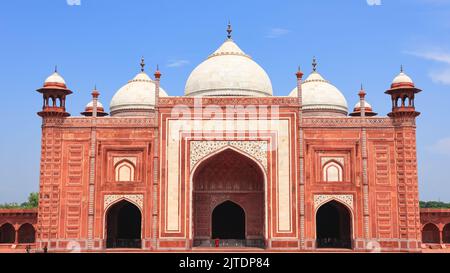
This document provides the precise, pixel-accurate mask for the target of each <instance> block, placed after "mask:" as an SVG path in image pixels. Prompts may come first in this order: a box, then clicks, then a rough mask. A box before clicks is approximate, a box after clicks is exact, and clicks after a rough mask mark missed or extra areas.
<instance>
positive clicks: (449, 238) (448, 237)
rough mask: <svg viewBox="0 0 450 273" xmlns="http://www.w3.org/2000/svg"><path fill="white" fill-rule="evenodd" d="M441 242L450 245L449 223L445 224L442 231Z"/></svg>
mask: <svg viewBox="0 0 450 273" xmlns="http://www.w3.org/2000/svg"><path fill="white" fill-rule="evenodd" d="M442 242H443V243H444V244H450V223H448V224H446V225H445V226H444V228H443V229H442Z"/></svg>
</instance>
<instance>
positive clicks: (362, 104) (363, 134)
mask: <svg viewBox="0 0 450 273" xmlns="http://www.w3.org/2000/svg"><path fill="white" fill-rule="evenodd" d="M365 96H366V93H365V92H364V90H363V88H362V86H361V91H360V92H359V103H360V107H361V156H362V181H363V183H362V184H363V216H364V217H363V218H364V221H363V230H364V238H365V239H366V240H368V239H369V238H370V229H369V226H370V225H369V221H370V217H369V180H368V175H367V159H368V154H367V130H366V125H367V118H366V100H365Z"/></svg>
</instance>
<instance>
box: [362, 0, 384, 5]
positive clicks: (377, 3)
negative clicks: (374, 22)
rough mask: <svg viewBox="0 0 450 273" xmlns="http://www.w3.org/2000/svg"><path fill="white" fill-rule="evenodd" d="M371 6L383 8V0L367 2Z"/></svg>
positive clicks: (368, 0)
mask: <svg viewBox="0 0 450 273" xmlns="http://www.w3.org/2000/svg"><path fill="white" fill-rule="evenodd" d="M366 1H367V5H369V6H381V0H366Z"/></svg>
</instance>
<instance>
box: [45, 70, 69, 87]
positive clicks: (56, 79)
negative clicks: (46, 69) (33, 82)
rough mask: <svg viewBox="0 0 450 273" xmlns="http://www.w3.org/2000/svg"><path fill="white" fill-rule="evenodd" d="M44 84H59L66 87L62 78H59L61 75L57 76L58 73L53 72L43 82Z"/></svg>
mask: <svg viewBox="0 0 450 273" xmlns="http://www.w3.org/2000/svg"><path fill="white" fill-rule="evenodd" d="M44 83H46V84H48V83H60V84H64V85H66V81H65V80H64V78H63V77H61V75H59V74H58V72H54V73H53V74H51V75H50V76H49V77H48V78H47V79H46V80H45V82H44Z"/></svg>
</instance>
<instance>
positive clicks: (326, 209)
mask: <svg viewBox="0 0 450 273" xmlns="http://www.w3.org/2000/svg"><path fill="white" fill-rule="evenodd" d="M316 242H317V248H352V217H351V213H350V211H349V209H348V208H347V207H346V206H345V205H343V204H341V203H339V202H337V201H334V200H333V201H330V202H328V203H325V204H324V205H322V206H321V207H320V208H319V209H318V210H317V213H316Z"/></svg>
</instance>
